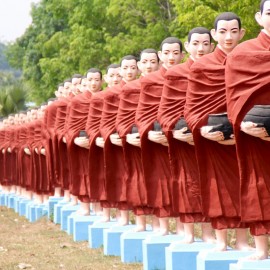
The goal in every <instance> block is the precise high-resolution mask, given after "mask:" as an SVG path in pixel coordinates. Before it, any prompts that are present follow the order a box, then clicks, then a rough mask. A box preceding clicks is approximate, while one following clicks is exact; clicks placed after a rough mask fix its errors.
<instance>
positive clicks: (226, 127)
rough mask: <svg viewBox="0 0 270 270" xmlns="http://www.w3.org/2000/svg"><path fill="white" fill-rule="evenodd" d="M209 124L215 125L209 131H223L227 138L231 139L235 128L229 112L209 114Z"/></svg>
mask: <svg viewBox="0 0 270 270" xmlns="http://www.w3.org/2000/svg"><path fill="white" fill-rule="evenodd" d="M207 126H213V128H212V129H211V130H210V131H209V132H215V131H221V132H222V133H223V136H224V139H225V140H229V139H231V135H232V134H233V128H232V125H231V123H230V122H229V119H228V116H227V113H219V114H209V116H208V122H207Z"/></svg>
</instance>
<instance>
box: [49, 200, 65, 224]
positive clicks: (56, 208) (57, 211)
mask: <svg viewBox="0 0 270 270" xmlns="http://www.w3.org/2000/svg"><path fill="white" fill-rule="evenodd" d="M67 204H68V203H67V202H65V201H59V202H58V203H57V204H55V205H54V211H53V213H54V215H53V222H54V223H55V224H60V223H61V209H62V207H63V206H65V205H67Z"/></svg>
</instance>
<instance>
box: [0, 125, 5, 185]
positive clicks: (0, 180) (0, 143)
mask: <svg viewBox="0 0 270 270" xmlns="http://www.w3.org/2000/svg"><path fill="white" fill-rule="evenodd" d="M4 143H5V128H4V127H2V128H1V130H0V184H1V185H4V174H5V167H4V165H5V160H4V157H5V155H4V154H3V153H2V150H3V148H4Z"/></svg>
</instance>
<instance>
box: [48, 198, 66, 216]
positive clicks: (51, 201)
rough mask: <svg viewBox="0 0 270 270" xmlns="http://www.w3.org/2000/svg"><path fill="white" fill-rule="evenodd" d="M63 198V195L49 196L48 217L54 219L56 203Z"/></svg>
mask: <svg viewBox="0 0 270 270" xmlns="http://www.w3.org/2000/svg"><path fill="white" fill-rule="evenodd" d="M61 200H63V197H49V201H48V219H50V220H52V221H53V219H54V211H53V210H54V205H55V204H57V203H58V202H59V201H61Z"/></svg>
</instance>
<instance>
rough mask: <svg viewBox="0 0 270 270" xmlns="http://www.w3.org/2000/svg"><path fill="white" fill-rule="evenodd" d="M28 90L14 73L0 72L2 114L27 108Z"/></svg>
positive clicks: (0, 111) (0, 112)
mask: <svg viewBox="0 0 270 270" xmlns="http://www.w3.org/2000/svg"><path fill="white" fill-rule="evenodd" d="M25 101H26V90H25V88H24V87H23V86H22V82H21V81H20V80H18V79H16V78H15V77H14V76H13V74H12V73H6V72H1V73H0V116H7V115H9V114H10V113H16V112H19V111H20V110H23V109H25Z"/></svg>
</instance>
